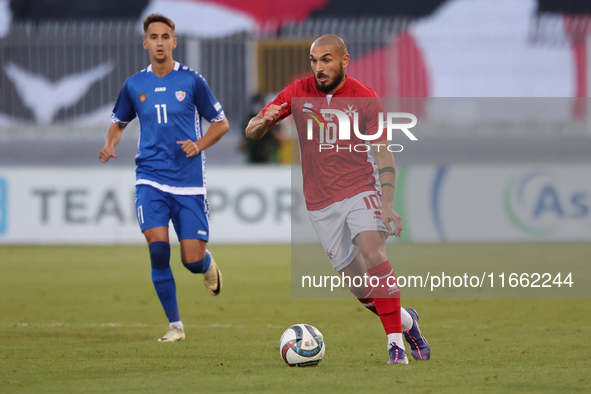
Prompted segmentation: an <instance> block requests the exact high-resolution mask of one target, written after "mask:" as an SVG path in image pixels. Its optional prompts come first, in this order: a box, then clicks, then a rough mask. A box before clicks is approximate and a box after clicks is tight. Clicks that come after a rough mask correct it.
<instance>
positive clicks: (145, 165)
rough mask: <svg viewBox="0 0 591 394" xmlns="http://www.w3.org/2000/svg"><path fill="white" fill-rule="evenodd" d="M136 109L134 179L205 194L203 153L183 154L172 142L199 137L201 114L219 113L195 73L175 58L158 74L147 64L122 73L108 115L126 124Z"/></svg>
mask: <svg viewBox="0 0 591 394" xmlns="http://www.w3.org/2000/svg"><path fill="white" fill-rule="evenodd" d="M136 115H137V117H138V119H139V122H140V138H139V144H138V153H137V156H136V158H135V163H136V165H137V169H136V175H137V181H136V185H151V186H153V187H155V188H157V189H160V190H162V191H165V192H169V193H173V194H181V195H199V194H205V153H204V152H200V153H199V154H198V155H196V156H193V157H186V153H185V152H183V150H182V148H181V146H180V145H177V141H185V140H192V141H196V140H198V139H200V138H201V136H202V129H201V118H205V119H206V120H207V121H209V122H219V121H221V120H223V119H224V118H225V115H224V111H223V110H222V106H221V105H220V103H219V102H218V100H217V99H216V98H215V96H214V95H213V93H212V92H211V90H210V89H209V86H208V85H207V82H206V81H205V79H204V78H203V77H202V76H201V74H199V73H198V72H196V71H193V70H192V69H190V68H188V67H187V66H183V65H182V64H180V63H178V62H175V65H174V70H173V71H171V72H170V73H169V74H167V75H165V76H164V77H162V78H159V77H157V76H156V75H154V74H153V73H152V66H151V65H150V66H149V67H148V68H146V69H144V70H142V71H141V72H139V73H137V74H135V75H134V76H132V77H131V78H128V79H127V81H125V84H124V85H123V88H121V92H120V93H119V97H118V98H117V103H116V104H115V108H114V109H113V114H112V115H111V118H112V120H113V122H116V123H119V124H127V123H129V122H130V121H132V120H133V119H134V118H135V117H136Z"/></svg>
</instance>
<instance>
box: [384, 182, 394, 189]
mask: <svg viewBox="0 0 591 394" xmlns="http://www.w3.org/2000/svg"><path fill="white" fill-rule="evenodd" d="M386 186H390V187H391V188H392V189H394V185H393V184H391V183H382V187H386Z"/></svg>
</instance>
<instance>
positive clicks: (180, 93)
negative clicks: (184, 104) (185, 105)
mask: <svg viewBox="0 0 591 394" xmlns="http://www.w3.org/2000/svg"><path fill="white" fill-rule="evenodd" d="M174 95H175V96H176V99H177V100H178V101H183V100H184V99H185V96H186V95H187V93H185V92H183V91H182V90H179V91H178V92H174Z"/></svg>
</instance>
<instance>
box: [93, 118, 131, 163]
mask: <svg viewBox="0 0 591 394" xmlns="http://www.w3.org/2000/svg"><path fill="white" fill-rule="evenodd" d="M125 126H127V125H126V124H119V123H115V122H113V123H111V126H110V127H109V131H108V132H107V139H106V141H105V146H104V148H103V149H101V151H100V152H99V159H100V161H102V162H103V163H106V162H108V161H109V159H110V158H111V157H114V158H117V152H115V146H117V144H118V143H119V141H121V135H122V134H123V129H125Z"/></svg>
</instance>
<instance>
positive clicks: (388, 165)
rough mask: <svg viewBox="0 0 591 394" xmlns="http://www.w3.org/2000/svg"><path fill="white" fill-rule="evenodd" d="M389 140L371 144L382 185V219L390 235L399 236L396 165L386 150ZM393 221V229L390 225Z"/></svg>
mask: <svg viewBox="0 0 591 394" xmlns="http://www.w3.org/2000/svg"><path fill="white" fill-rule="evenodd" d="M388 145H389V141H388V140H384V141H379V142H377V143H374V144H372V147H373V151H374V153H375V155H376V159H377V161H378V168H379V173H380V184H381V185H382V221H383V222H384V224H385V225H386V228H387V229H388V231H389V233H390V235H394V236H396V237H400V233H401V232H402V219H401V218H400V215H398V214H397V213H396V212H394V189H395V186H396V167H395V164H394V155H393V154H392V152H390V151H388ZM390 222H394V230H393V231H392V227H391V226H390Z"/></svg>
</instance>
